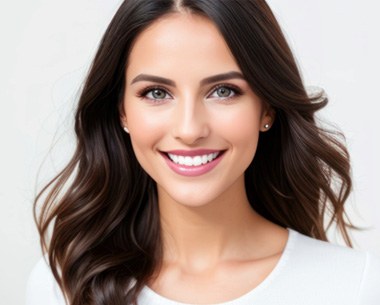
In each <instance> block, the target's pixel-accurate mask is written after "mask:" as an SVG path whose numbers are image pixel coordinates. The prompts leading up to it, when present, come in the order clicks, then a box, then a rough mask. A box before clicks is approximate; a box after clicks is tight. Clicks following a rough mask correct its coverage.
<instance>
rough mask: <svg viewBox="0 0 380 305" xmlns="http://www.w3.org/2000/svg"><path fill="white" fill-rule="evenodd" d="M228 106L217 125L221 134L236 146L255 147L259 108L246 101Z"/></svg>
mask: <svg viewBox="0 0 380 305" xmlns="http://www.w3.org/2000/svg"><path fill="white" fill-rule="evenodd" d="M239 106H240V107H236V108H230V109H229V111H228V112H225V113H224V115H223V116H221V117H220V120H219V122H218V123H217V125H218V126H219V130H220V133H221V134H224V135H225V137H226V139H227V140H228V141H230V142H231V144H232V145H234V146H236V147H246V148H248V147H250V148H251V149H250V150H252V149H256V145H257V141H258V136H259V132H260V117H261V108H260V107H257V105H255V103H246V104H245V105H243V106H242V105H239Z"/></svg>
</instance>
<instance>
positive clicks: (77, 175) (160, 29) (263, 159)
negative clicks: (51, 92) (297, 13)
mask: <svg viewBox="0 0 380 305" xmlns="http://www.w3.org/2000/svg"><path fill="white" fill-rule="evenodd" d="M326 103H327V99H326V97H325V96H324V95H323V94H322V93H320V94H318V95H314V96H308V94H307V93H306V91H305V88H304V86H303V83H302V80H301V77H300V74H299V71H298V69H297V66H296V64H295V60H294V58H293V56H292V53H291V51H290V49H289V47H288V45H287V43H286V41H285V39H284V36H283V35H282V32H281V29H280V27H279V25H278V23H277V21H276V19H275V18H274V16H273V14H272V12H271V10H270V8H269V7H268V6H267V4H266V3H265V1H262V0H251V1H249V0H235V1H230V0H219V1H211V0H209V1H207V0H183V1H174V0H127V1H124V2H123V3H122V5H121V7H120V9H119V10H118V12H117V13H116V15H115V17H114V19H113V20H112V22H111V24H110V26H109V28H108V30H107V31H106V33H105V35H104V37H103V40H102V42H101V45H100V47H99V50H98V53H97V55H96V57H95V59H94V62H93V65H92V67H91V70H90V72H89V75H88V77H87V80H86V84H85V86H84V88H83V92H82V94H81V97H80V100H79V105H78V109H77V113H76V125H75V131H76V134H77V139H78V143H77V150H76V152H75V155H74V156H73V158H72V160H71V162H70V163H69V164H68V165H67V167H66V168H65V169H64V170H63V171H62V172H61V173H60V174H59V175H58V176H57V177H56V178H55V179H54V180H53V181H52V182H51V183H49V185H47V186H46V187H45V188H44V189H43V190H42V191H41V193H40V194H39V196H38V197H37V198H36V211H37V210H38V209H37V208H38V207H39V206H38V203H39V201H40V200H41V198H43V195H45V193H46V197H44V200H43V204H42V209H41V212H40V213H39V215H37V213H36V220H37V225H38V228H39V232H40V234H41V239H42V244H43V248H44V250H46V251H47V259H48V264H47V263H45V261H43V260H41V262H40V263H39V264H38V265H37V266H36V268H35V270H34V272H33V274H32V276H31V280H30V284H29V289H28V304H29V305H37V304H38V305H45V304H46V305H47V304H49V305H54V304H64V302H65V300H66V302H67V304H70V305H85V304H86V305H87V304H88V305H106V304H107V305H121V304H140V305H145V304H146V305H148V304H172V305H175V304H177V305H178V304H179V305H186V304H215V303H218V304H220V305H232V304H235V305H236V304H240V305H245V304H258V305H260V304H266V305H268V304H269V305H270V304H279V303H281V304H282V305H286V304H292V305H297V304H309V305H313V304H348V305H350V304H355V305H357V304H363V305H364V304H366V305H375V304H378V302H379V300H380V294H379V292H378V291H377V289H375V288H374V287H375V283H376V282H378V281H380V261H379V260H378V259H377V258H375V257H374V256H373V255H371V254H368V253H366V252H362V251H359V250H354V249H351V248H350V247H343V246H337V245H333V244H330V243H328V242H327V237H326V231H327V229H328V228H329V227H330V226H331V224H332V223H333V222H335V223H336V225H337V226H338V228H339V229H340V230H341V233H342V235H343V237H344V239H345V241H346V242H347V245H348V246H352V245H351V241H350V237H349V234H348V228H355V226H353V225H352V224H351V223H350V222H349V221H348V220H345V219H344V217H343V216H344V213H345V209H344V203H345V201H346V199H347V197H348V195H349V193H350V191H351V178H350V164H349V156H348V152H347V150H346V148H345V146H344V144H342V142H341V141H340V140H339V137H338V135H337V134H335V133H333V132H328V131H326V130H323V129H322V128H320V127H319V126H318V125H317V123H316V121H315V118H314V113H315V112H316V111H317V110H319V109H321V108H322V107H324V106H325V105H326ZM328 212H330V214H329V213H328ZM325 216H330V221H329V223H328V225H327V226H325V223H324V220H325ZM50 226H52V235H51V237H50V238H49V237H48V234H47V233H48V231H49V228H50ZM331 270H334V273H333V274H332V273H331ZM52 275H53V276H54V277H53V276H52ZM315 290H317V291H318V294H316V293H315Z"/></svg>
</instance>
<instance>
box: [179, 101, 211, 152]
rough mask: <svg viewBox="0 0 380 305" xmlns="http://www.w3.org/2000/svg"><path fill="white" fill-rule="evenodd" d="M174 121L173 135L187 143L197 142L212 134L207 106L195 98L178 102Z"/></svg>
mask: <svg viewBox="0 0 380 305" xmlns="http://www.w3.org/2000/svg"><path fill="white" fill-rule="evenodd" d="M173 122H174V123H173V125H174V126H173V128H172V133H173V137H174V138H175V139H176V140H178V141H181V142H182V143H184V144H187V145H191V144H196V143H198V142H199V141H200V140H201V139H204V138H207V137H208V135H209V134H210V126H209V123H210V122H209V119H208V114H207V109H206V106H205V105H204V104H203V103H202V102H201V101H197V100H195V99H187V100H182V101H179V102H178V104H177V105H176V107H175V113H173Z"/></svg>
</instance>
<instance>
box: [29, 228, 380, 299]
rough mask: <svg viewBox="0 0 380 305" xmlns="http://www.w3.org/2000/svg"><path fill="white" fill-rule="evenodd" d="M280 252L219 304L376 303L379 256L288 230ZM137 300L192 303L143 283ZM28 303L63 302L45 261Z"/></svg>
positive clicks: (379, 281) (33, 280)
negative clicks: (248, 284) (240, 291)
mask: <svg viewBox="0 0 380 305" xmlns="http://www.w3.org/2000/svg"><path fill="white" fill-rule="evenodd" d="M288 230H289V238H288V241H287V244H286V246H285V249H284V252H283V254H282V256H281V258H280V260H279V261H278V263H277V265H276V266H275V268H274V269H273V270H272V272H271V273H270V274H269V275H268V276H267V277H266V278H265V280H264V281H263V282H261V284H259V285H258V286H257V287H255V288H254V289H252V290H251V291H250V292H248V293H246V294H244V295H242V296H241V297H239V298H237V299H234V300H231V301H228V302H224V303H218V304H217V305H252V304H255V305H305V304H307V305H340V304H344V305H379V304H380V258H377V257H375V256H374V255H372V254H370V253H368V252H365V251H360V250H354V249H351V248H348V247H344V246H339V245H334V244H331V243H328V242H325V241H320V240H316V239H313V238H310V237H308V236H305V235H303V234H300V233H298V232H297V231H294V230H292V229H289V228H288ZM138 304H139V305H190V304H185V303H181V302H176V301H174V300H169V299H167V298H165V297H163V296H161V295H159V294H157V293H156V292H154V291H153V290H152V289H150V288H149V287H148V286H145V287H144V288H143V290H142V292H141V294H140V295H139V298H138ZM26 305H65V302H64V299H63V297H62V293H61V292H60V290H59V288H58V286H57V284H56V282H55V280H54V278H53V276H52V274H51V272H50V269H49V267H48V266H47V264H46V263H45V260H43V259H41V260H40V261H39V262H38V263H37V265H36V266H35V268H34V269H33V271H32V273H31V275H30V278H29V282H28V288H27V296H26Z"/></svg>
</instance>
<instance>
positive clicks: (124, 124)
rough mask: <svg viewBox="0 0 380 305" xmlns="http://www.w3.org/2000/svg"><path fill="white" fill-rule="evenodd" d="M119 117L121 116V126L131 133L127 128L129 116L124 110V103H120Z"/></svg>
mask: <svg viewBox="0 0 380 305" xmlns="http://www.w3.org/2000/svg"><path fill="white" fill-rule="evenodd" d="M119 114H120V116H119V118H120V125H121V127H122V128H123V129H124V131H125V132H127V133H129V130H128V128H127V126H128V124H127V116H126V114H125V111H124V106H123V103H120V106H119Z"/></svg>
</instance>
